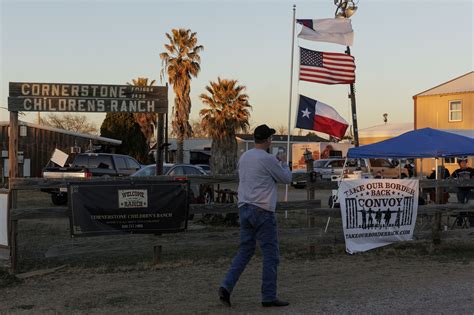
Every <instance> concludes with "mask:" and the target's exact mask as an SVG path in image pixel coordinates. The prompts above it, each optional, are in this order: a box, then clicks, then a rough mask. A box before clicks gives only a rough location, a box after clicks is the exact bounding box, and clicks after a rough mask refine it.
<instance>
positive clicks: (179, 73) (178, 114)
mask: <svg viewBox="0 0 474 315" xmlns="http://www.w3.org/2000/svg"><path fill="white" fill-rule="evenodd" d="M171 33H172V34H171V35H170V34H168V33H166V37H167V38H168V40H169V44H165V52H163V53H161V54H160V58H161V60H162V63H163V68H162V72H161V75H162V76H163V74H164V73H165V72H166V73H167V74H168V82H169V83H170V84H171V85H173V91H174V93H175V99H174V107H173V118H172V122H171V126H172V129H173V132H174V133H175V134H176V135H177V138H178V146H177V152H176V160H177V162H178V163H183V143H184V139H185V138H189V137H191V136H192V133H193V130H192V127H191V125H190V124H189V113H190V111H191V98H190V97H189V93H190V91H191V77H197V75H198V73H199V71H200V70H201V67H200V62H201V57H200V56H199V52H200V51H201V50H202V49H203V47H202V46H201V45H199V46H198V45H197V38H196V33H193V32H191V30H189V29H172V30H171Z"/></svg>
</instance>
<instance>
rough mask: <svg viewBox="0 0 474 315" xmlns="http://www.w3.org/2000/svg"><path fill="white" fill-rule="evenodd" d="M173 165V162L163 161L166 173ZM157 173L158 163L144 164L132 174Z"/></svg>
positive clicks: (147, 174)
mask: <svg viewBox="0 0 474 315" xmlns="http://www.w3.org/2000/svg"><path fill="white" fill-rule="evenodd" d="M173 165H174V164H171V163H163V174H166V173H167V172H168V171H169V169H170V168H171V167H172V166H173ZM155 174H156V164H150V165H146V166H144V167H143V168H141V169H140V170H139V171H137V172H135V173H133V174H132V175H131V176H155Z"/></svg>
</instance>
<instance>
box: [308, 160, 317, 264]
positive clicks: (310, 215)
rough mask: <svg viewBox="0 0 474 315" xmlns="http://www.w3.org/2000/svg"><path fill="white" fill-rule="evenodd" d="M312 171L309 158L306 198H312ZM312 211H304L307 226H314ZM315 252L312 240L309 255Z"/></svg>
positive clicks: (314, 220) (311, 161) (311, 163)
mask: <svg viewBox="0 0 474 315" xmlns="http://www.w3.org/2000/svg"><path fill="white" fill-rule="evenodd" d="M313 171H314V166H313V160H312V159H309V160H307V161H306V195H307V199H308V200H314V182H313V180H312V178H311V174H312V172H313ZM311 213H312V212H308V211H307V212H306V217H307V222H308V228H314V227H315V226H316V218H315V217H314V216H313V215H312V214H311ZM315 254H316V246H314V244H313V241H311V240H310V243H309V255H310V256H314V255H315Z"/></svg>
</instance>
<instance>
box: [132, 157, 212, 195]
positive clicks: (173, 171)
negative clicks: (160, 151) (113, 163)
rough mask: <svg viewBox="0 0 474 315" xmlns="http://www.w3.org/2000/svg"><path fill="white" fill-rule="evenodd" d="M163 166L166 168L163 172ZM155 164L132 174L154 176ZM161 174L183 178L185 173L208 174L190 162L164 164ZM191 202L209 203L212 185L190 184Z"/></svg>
mask: <svg viewBox="0 0 474 315" xmlns="http://www.w3.org/2000/svg"><path fill="white" fill-rule="evenodd" d="M165 168H166V169H167V170H166V172H164V170H165ZM155 170H156V165H155V164H152V165H148V166H146V167H145V168H144V169H143V170H140V171H138V172H136V173H135V174H133V175H132V176H154V175H155ZM163 174H164V175H166V176H174V177H179V178H185V177H186V176H187V175H208V174H207V173H206V171H205V170H204V169H202V168H201V167H200V166H197V165H192V164H176V165H173V164H164V165H163ZM190 188H191V203H211V202H212V200H213V199H214V198H213V196H214V194H213V187H212V185H210V184H191V187H190Z"/></svg>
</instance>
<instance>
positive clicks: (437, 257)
mask: <svg viewBox="0 0 474 315" xmlns="http://www.w3.org/2000/svg"><path fill="white" fill-rule="evenodd" d="M298 194H301V191H297V192H293V191H292V195H291V196H293V197H294V196H295V195H298ZM298 196H299V195H298ZM322 197H325V196H321V198H322ZM34 198H38V200H40V199H41V198H44V197H43V196H39V197H34V196H33V195H28V197H26V196H23V197H22V199H21V200H23V201H22V202H25V203H28V204H31V202H32V200H34ZM43 201H44V200H43ZM44 202H47V201H44ZM305 220H306V217H305V216H304V213H299V212H291V213H289V214H288V218H285V217H284V215H283V214H280V215H279V218H278V221H279V227H280V229H279V233H280V234H279V235H280V243H281V254H282V259H281V263H280V269H279V295H280V296H281V297H282V298H284V299H288V300H289V301H290V303H291V304H290V306H289V307H286V308H283V309H265V308H262V307H261V306H260V284H261V282H260V277H261V264H262V262H261V257H260V254H259V253H257V256H256V257H254V259H253V260H252V261H251V263H250V264H249V266H248V268H247V270H246V271H245V272H244V274H243V275H242V278H241V280H240V282H239V283H238V285H237V287H236V289H235V290H234V292H233V294H232V302H233V307H232V308H231V309H227V308H225V307H224V306H222V305H221V304H220V303H219V301H218V299H217V288H218V286H219V282H220V281H221V279H222V277H223V276H224V274H225V272H226V269H227V268H228V266H229V264H230V261H231V258H232V256H233V255H234V254H235V252H236V250H237V249H238V228H237V227H225V226H208V225H203V224H201V223H199V217H197V218H195V220H193V222H192V223H191V224H190V228H189V230H188V231H187V232H185V233H179V234H168V235H162V236H154V235H117V236H107V237H88V238H76V239H71V238H70V237H69V231H68V229H69V222H68V221H67V220H66V219H49V220H25V221H20V224H19V238H18V241H19V259H20V270H21V272H28V271H33V270H41V269H45V268H53V267H58V266H64V267H63V268H62V269H60V270H58V271H56V272H54V273H51V274H48V275H43V276H37V277H31V278H27V279H23V280H19V279H17V278H15V277H13V276H11V275H8V273H6V272H4V271H3V272H2V271H0V313H1V314H5V313H8V314H10V313H13V314H14V313H21V314H24V313H32V314H38V313H67V314H84V313H87V314H97V313H101V314H102V313H140V314H148V313H150V314H156V313H158V314H187V313H197V314H221V313H236V314H237V313H238V314H241V313H242V314H260V313H272V314H273V313H282V314H315V313H328V314H329V313H356V314H362V313H416V314H433V313H434V314H442V313H453V314H472V313H473V307H474V294H473V292H474V271H473V269H474V229H458V230H455V231H447V232H443V233H442V238H443V239H442V244H441V245H440V246H437V247H434V246H433V245H431V242H430V241H429V231H428V230H419V231H417V233H416V238H417V240H416V241H413V242H405V243H399V244H395V245H390V246H387V247H384V248H380V249H376V250H372V251H369V252H366V253H363V254H358V255H347V254H345V253H344V242H343V240H342V233H341V227H340V221H338V220H332V221H331V223H330V225H329V229H328V232H327V233H324V232H323V230H324V227H325V224H326V218H324V220H323V219H320V220H318V221H317V222H316V223H317V224H316V225H317V227H316V229H306V228H304V226H305ZM420 227H421V225H420ZM308 237H310V238H311V239H312V240H313V241H312V242H311V243H312V244H314V245H315V246H316V254H315V255H314V256H310V255H309V253H308V245H309V241H308ZM158 244H159V245H161V246H162V248H163V254H162V262H161V263H160V264H158V265H153V264H152V263H151V261H152V256H153V246H155V245H158Z"/></svg>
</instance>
